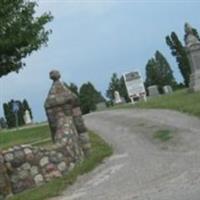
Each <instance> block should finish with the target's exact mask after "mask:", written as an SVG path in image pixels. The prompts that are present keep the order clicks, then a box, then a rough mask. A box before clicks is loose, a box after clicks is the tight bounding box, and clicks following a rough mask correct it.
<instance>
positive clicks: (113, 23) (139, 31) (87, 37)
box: [0, 0, 200, 121]
mask: <svg viewBox="0 0 200 200" xmlns="http://www.w3.org/2000/svg"><path fill="white" fill-rule="evenodd" d="M38 4H39V7H38V8H37V12H38V14H40V13H43V12H45V11H51V12H52V14H53V16H54V20H53V22H51V23H50V24H49V25H48V27H47V28H51V29H52V31H53V33H52V35H51V36H50V41H49V43H48V47H45V48H42V49H40V50H39V51H37V52H35V53H33V54H32V55H31V56H30V57H28V58H27V59H26V67H25V68H24V69H23V70H21V71H20V73H19V74H16V73H11V74H9V75H8V76H6V77H3V78H1V79H0V104H1V105H2V103H3V102H5V101H8V100H10V99H19V100H22V99H24V98H26V99H27V100H28V101H29V103H30V105H31V107H32V110H33V114H34V118H35V120H36V121H41V120H45V119H46V116H45V113H44V109H43V104H44V100H45V98H46V96H47V93H48V90H49V88H50V85H51V81H50V80H49V78H48V73H49V71H50V70H51V69H58V70H60V71H61V73H62V79H63V80H64V81H66V82H74V83H76V84H77V85H79V86H80V85H81V84H82V83H84V82H87V81H91V82H92V83H93V84H94V85H95V87H96V88H97V89H98V90H99V91H101V92H102V94H105V90H106V88H107V86H108V83H109V80H110V77H111V75H112V73H113V72H117V73H118V74H120V75H121V74H122V73H123V72H128V71H131V70H136V69H137V70H140V71H141V72H142V74H143V76H144V69H145V64H146V63H147V60H148V59H149V58H151V57H152V56H153V54H154V53H155V51H156V50H160V51H161V52H162V53H163V54H164V55H165V56H166V58H167V59H168V61H169V63H170V64H171V66H172V69H173V71H174V74H175V76H176V78H177V80H178V81H181V76H180V73H179V71H178V69H177V64H176V62H175V59H174V58H173V57H172V56H171V55H170V51H169V48H168V47H167V45H166V44H165V36H166V35H167V34H169V33H170V32H171V31H175V32H176V33H177V34H178V35H179V37H180V38H181V39H182V38H183V35H184V31H183V26H184V23H185V22H186V21H187V22H189V23H191V25H192V26H194V27H196V28H197V29H198V30H199V31H200V20H199V17H200V14H199V8H200V1H198V0H196V1H195V0H154V1H153V0H146V1H145V0H82V1H77V0H71V1H69V0H39V1H38ZM2 115H3V111H2V106H0V116H2Z"/></svg>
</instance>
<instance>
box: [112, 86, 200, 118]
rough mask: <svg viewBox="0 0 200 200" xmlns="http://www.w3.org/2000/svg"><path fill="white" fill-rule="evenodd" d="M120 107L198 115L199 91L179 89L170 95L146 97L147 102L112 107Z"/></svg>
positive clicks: (199, 109) (199, 106) (199, 113)
mask: <svg viewBox="0 0 200 200" xmlns="http://www.w3.org/2000/svg"><path fill="white" fill-rule="evenodd" d="M120 108H161V109H171V110H177V111H180V112H185V113H188V114H191V115H195V116H197V117H200V92H196V93H190V92H188V91H187V90H179V91H176V92H174V93H173V94H171V95H162V96H159V97H154V98H151V99H148V101H147V102H139V103H137V104H135V105H132V104H123V105H119V106H115V107H114V109H120Z"/></svg>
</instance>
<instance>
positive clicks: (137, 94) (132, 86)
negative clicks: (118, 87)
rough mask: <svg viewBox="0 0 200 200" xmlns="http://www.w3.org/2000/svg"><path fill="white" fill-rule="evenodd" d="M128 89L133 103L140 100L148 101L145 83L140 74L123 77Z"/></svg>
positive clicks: (135, 73) (131, 73)
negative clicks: (136, 99)
mask: <svg viewBox="0 0 200 200" xmlns="http://www.w3.org/2000/svg"><path fill="white" fill-rule="evenodd" d="M123 77H124V82H125V85H126V89H127V92H128V95H129V98H130V99H131V103H133V104H134V103H135V101H134V99H135V98H139V99H141V98H142V99H143V100H144V101H147V98H146V91H145V87H144V82H143V80H142V77H141V75H140V73H139V72H137V71H135V72H129V73H125V74H124V75H123Z"/></svg>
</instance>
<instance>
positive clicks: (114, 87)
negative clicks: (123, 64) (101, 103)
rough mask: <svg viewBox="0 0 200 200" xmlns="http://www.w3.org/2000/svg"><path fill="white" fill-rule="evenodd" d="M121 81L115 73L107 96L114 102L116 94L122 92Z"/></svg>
mask: <svg viewBox="0 0 200 200" xmlns="http://www.w3.org/2000/svg"><path fill="white" fill-rule="evenodd" d="M120 88H121V86H120V79H119V78H118V76H117V74H116V73H113V75H112V77H111V81H110V83H109V86H108V89H107V91H106V96H107V97H108V98H109V99H110V100H111V101H113V100H114V98H115V97H114V92H115V91H118V92H120Z"/></svg>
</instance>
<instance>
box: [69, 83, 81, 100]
mask: <svg viewBox="0 0 200 200" xmlns="http://www.w3.org/2000/svg"><path fill="white" fill-rule="evenodd" d="M68 88H69V89H70V90H71V91H72V92H73V93H74V94H76V95H77V97H78V96H79V91H78V86H77V85H76V84H75V83H70V85H69V86H68Z"/></svg>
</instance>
